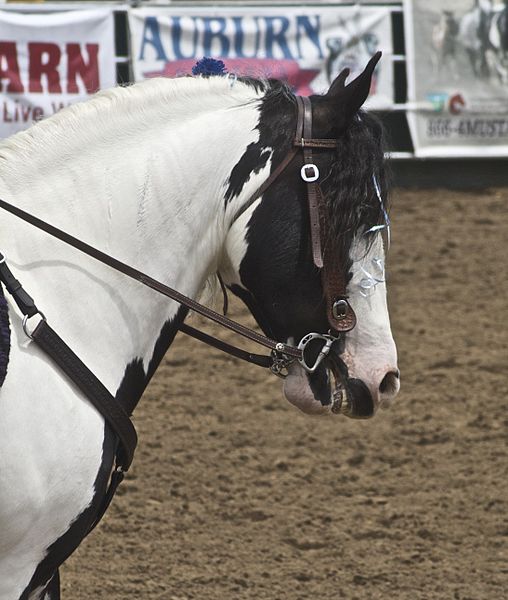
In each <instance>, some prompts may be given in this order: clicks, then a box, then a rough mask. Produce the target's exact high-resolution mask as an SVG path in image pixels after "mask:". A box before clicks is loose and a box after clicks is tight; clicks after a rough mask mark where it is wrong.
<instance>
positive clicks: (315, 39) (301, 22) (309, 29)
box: [296, 15, 324, 58]
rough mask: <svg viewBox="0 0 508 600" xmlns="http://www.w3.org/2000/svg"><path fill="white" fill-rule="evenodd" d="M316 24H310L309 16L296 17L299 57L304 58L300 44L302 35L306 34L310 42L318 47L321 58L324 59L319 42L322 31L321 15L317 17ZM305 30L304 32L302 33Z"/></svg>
mask: <svg viewBox="0 0 508 600" xmlns="http://www.w3.org/2000/svg"><path fill="white" fill-rule="evenodd" d="M315 17H316V23H315V25H313V24H312V23H311V22H310V17H308V16H307V15H299V16H297V17H296V45H297V48H298V56H299V57H300V58H303V53H302V47H301V44H300V41H301V37H302V33H303V32H305V34H307V37H308V38H309V40H310V41H311V42H312V43H313V44H314V46H316V48H317V49H318V52H319V54H318V56H319V58H324V56H323V50H322V49H321V44H320V42H319V31H320V29H321V23H320V19H319V15H315ZM302 30H303V31H302Z"/></svg>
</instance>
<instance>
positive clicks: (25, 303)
mask: <svg viewBox="0 0 508 600" xmlns="http://www.w3.org/2000/svg"><path fill="white" fill-rule="evenodd" d="M0 281H1V282H2V283H3V284H4V285H5V288H6V289H7V291H8V292H9V294H11V296H12V297H13V299H14V301H15V302H16V304H17V305H18V308H19V310H20V311H21V312H22V313H23V314H24V315H26V316H28V317H33V316H34V315H36V314H37V313H38V312H39V311H38V310H37V306H35V302H34V300H33V298H32V297H31V296H30V295H29V294H27V293H26V291H25V290H24V289H23V286H22V285H21V283H20V282H19V281H18V280H17V279H16V278H15V277H14V275H13V274H12V272H11V270H10V269H9V267H8V266H7V263H6V262H5V256H4V255H3V254H2V253H1V252H0Z"/></svg>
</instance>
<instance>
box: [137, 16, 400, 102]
mask: <svg viewBox="0 0 508 600" xmlns="http://www.w3.org/2000/svg"><path fill="white" fill-rule="evenodd" d="M129 25H130V31H131V44H132V59H133V66H134V78H135V80H136V81H139V80H141V79H145V78H148V77H155V76H158V75H164V76H168V77H175V76H179V75H188V74H190V73H191V69H192V66H193V65H194V64H195V62H196V61H197V60H199V59H200V58H202V57H203V56H213V57H214V58H220V59H221V60H223V61H224V63H225V64H226V68H227V69H228V71H229V72H232V73H236V74H237V75H251V76H255V77H277V78H280V79H285V80H286V81H288V82H289V83H290V85H291V86H292V87H293V88H294V89H295V90H296V91H297V92H298V93H299V94H303V95H309V94H312V93H322V92H324V91H326V90H327V89H328V86H329V83H330V81H332V80H333V79H334V78H335V76H336V75H337V74H338V73H339V72H340V71H341V70H342V69H343V68H345V67H349V68H350V69H351V70H352V74H353V76H354V75H356V74H358V73H360V72H361V70H363V68H364V67H365V65H366V63H367V61H368V59H369V58H370V56H372V54H374V53H375V52H376V51H377V50H382V51H383V53H384V59H383V60H382V61H381V63H380V65H379V66H378V68H377V69H376V73H375V76H374V79H373V84H372V90H371V93H372V95H371V97H370V99H369V101H368V103H367V107H368V108H387V107H389V106H391V105H392V104H393V83H392V77H393V76H392V62H391V55H392V35H391V18H390V9H389V8H388V7H365V6H359V5H357V6H354V7H351V6H349V7H347V6H344V7H340V6H336V7H334V8H327V7H320V6H315V7H312V8H304V7H295V6H284V7H282V6H281V7H278V8H274V7H266V6H259V7H245V8H243V7H241V8H233V7H227V8H225V7H221V9H220V11H218V10H213V9H211V8H210V9H209V8H206V7H199V8H197V7H193V8H189V7H185V8H181V7H180V8H176V7H173V8H171V7H143V8H133V9H131V10H130V11H129Z"/></svg>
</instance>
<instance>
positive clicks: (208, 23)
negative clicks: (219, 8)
mask: <svg viewBox="0 0 508 600" xmlns="http://www.w3.org/2000/svg"><path fill="white" fill-rule="evenodd" d="M203 22H204V25H205V33H204V36H203V54H204V55H205V56H212V55H215V56H228V54H229V40H228V38H227V37H226V36H225V35H224V32H225V31H226V19H223V18H222V17H203ZM215 24H216V25H217V27H216V28H214V25H215ZM214 39H216V40H217V41H218V42H219V44H220V50H219V52H213V51H212V44H213V40H214Z"/></svg>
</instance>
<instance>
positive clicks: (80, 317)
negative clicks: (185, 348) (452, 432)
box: [0, 70, 399, 600]
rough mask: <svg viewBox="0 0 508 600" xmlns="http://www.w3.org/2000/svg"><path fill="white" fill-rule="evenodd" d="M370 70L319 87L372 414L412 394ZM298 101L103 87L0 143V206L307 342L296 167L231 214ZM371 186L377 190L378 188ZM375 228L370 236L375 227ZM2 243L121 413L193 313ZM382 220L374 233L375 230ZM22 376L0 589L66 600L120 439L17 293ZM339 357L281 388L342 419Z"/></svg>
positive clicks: (311, 304) (200, 87)
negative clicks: (34, 335)
mask: <svg viewBox="0 0 508 600" xmlns="http://www.w3.org/2000/svg"><path fill="white" fill-rule="evenodd" d="M371 74H372V70H371V71H370V72H369V73H368V74H367V75H365V74H364V75H362V76H360V77H363V78H364V80H365V79H367V80H368V81H363V82H360V83H362V85H358V81H356V82H352V83H351V84H349V85H347V86H344V77H341V78H338V79H337V80H336V81H335V82H334V84H333V85H332V86H331V88H330V90H329V92H328V94H326V95H325V96H322V97H313V98H312V104H313V113H314V115H313V116H314V132H313V133H314V135H315V136H316V137H321V138H338V139H339V142H340V143H339V145H338V148H337V150H336V151H335V150H334V151H326V152H323V153H322V156H321V155H320V158H319V160H320V161H321V163H320V164H321V167H320V168H321V172H322V174H323V176H322V188H323V191H324V193H325V195H326V201H327V206H328V210H329V213H330V218H329V222H328V224H327V227H328V230H329V236H331V237H336V238H337V239H339V238H340V248H341V249H342V252H343V256H342V261H341V265H342V268H343V269H344V272H345V273H346V274H347V280H348V286H347V291H348V295H349V300H350V303H351V305H352V306H353V308H354V310H355V312H356V315H357V318H358V323H357V326H356V327H355V328H354V329H353V330H352V331H351V332H350V333H348V334H347V335H346V336H345V340H344V341H343V342H342V343H341V346H340V347H339V348H338V349H337V347H336V348H335V349H334V350H333V351H334V352H336V353H337V354H338V353H339V352H340V360H341V361H343V364H344V366H345V368H346V369H347V381H350V382H355V381H357V382H358V381H360V382H362V386H363V388H362V389H363V390H367V395H368V398H364V399H363V401H364V404H365V403H366V405H367V407H366V408H365V406H364V409H365V411H364V414H365V415H370V414H372V413H373V412H374V411H375V409H376V408H377V407H378V406H379V405H381V404H382V403H388V402H389V401H390V400H391V399H392V398H393V397H394V396H395V395H396V394H397V392H398V388H399V382H398V370H397V358H396V350H395V345H394V341H393V338H392V334H391V330H390V323H389V316H388V311H387V303H386V288H385V282H384V276H383V260H384V245H383V241H382V237H381V234H379V233H378V232H377V230H376V227H375V226H376V224H380V223H382V222H383V219H384V218H385V216H384V215H385V214H384V211H383V208H382V206H381V204H380V198H381V196H383V197H385V196H386V183H385V175H384V170H383V155H382V148H381V141H380V129H379V126H378V124H377V123H376V122H375V121H374V119H373V118H372V117H370V116H368V115H364V114H362V115H361V117H360V116H359V115H358V110H359V109H360V106H361V105H362V103H363V102H364V101H365V97H366V94H367V90H368V88H369V84H370V76H371ZM295 105H296V104H295V97H294V96H293V94H292V93H291V92H290V91H289V90H288V89H287V88H286V87H285V86H284V85H282V84H280V83H279V82H259V81H247V80H246V81H241V80H232V79H230V78H228V77H227V76H225V77H214V78H182V79H177V80H167V79H154V80H150V81H146V82H144V83H140V84H136V85H134V86H132V87H127V88H117V89H113V90H110V91H107V92H104V93H100V94H98V95H97V96H95V97H94V98H92V99H91V100H90V101H88V102H86V103H83V104H80V105H75V106H72V107H70V108H67V109H65V110H63V111H62V112H60V113H58V114H56V115H55V116H53V117H51V118H49V119H48V120H46V121H43V122H41V123H38V124H36V125H35V126H34V127H32V128H31V129H29V130H28V131H26V132H22V133H19V134H17V135H15V136H14V137H12V138H10V139H8V140H6V141H4V142H2V143H1V145H0V198H3V199H5V200H7V201H9V202H11V203H12V204H15V205H17V206H19V207H22V208H23V209H25V210H26V211H29V212H31V213H34V214H36V215H38V216H39V217H42V218H44V219H45V220H47V221H49V222H51V223H53V224H54V225H57V226H58V227H60V228H61V229H64V230H66V231H68V232H70V233H73V234H74V235H76V236H77V237H79V238H81V239H83V240H86V241H87V242H89V243H90V244H93V245H95V246H97V247H99V248H101V249H102V250H104V251H106V252H108V253H110V254H112V255H113V256H116V257H117V258H119V259H121V260H122V261H124V262H126V263H129V264H131V265H133V266H135V267H136V268H138V269H141V270H144V271H145V272H148V273H149V274H150V275H152V276H153V277H155V278H157V279H159V280H162V281H165V282H168V283H170V284H171V285H172V286H173V287H174V288H176V289H178V290H179V291H181V292H183V293H185V294H187V295H189V296H192V297H197V296H198V294H199V293H200V290H201V289H202V288H203V286H204V284H205V282H206V281H207V279H208V278H210V277H211V276H213V274H214V273H216V272H219V273H221V274H222V277H223V279H224V280H225V281H226V283H227V284H228V286H229V287H230V289H232V290H233V291H234V292H235V293H236V294H238V295H239V296H240V297H241V298H242V299H243V300H244V301H245V302H246V303H247V305H248V306H249V308H250V309H251V311H252V313H253V314H254V316H255V317H256V319H257V321H258V323H259V324H260V326H261V327H262V328H263V330H264V331H265V332H266V333H268V334H270V335H272V336H274V337H275V338H276V339H278V340H283V341H286V340H289V341H296V342H297V341H298V340H299V339H300V338H301V337H302V336H304V335H305V334H307V333H308V332H312V331H316V332H326V331H327V330H328V323H327V319H326V316H325V309H324V301H323V290H322V287H321V280H320V277H319V273H318V271H317V269H316V268H315V267H314V266H313V263H312V258H311V250H310V241H309V223H308V214H307V205H306V202H307V200H306V193H305V185H304V184H303V182H302V181H301V179H300V166H301V165H300V164H292V165H290V167H288V169H287V171H285V172H284V174H283V175H281V177H280V178H279V179H278V180H277V181H276V182H275V183H274V184H273V185H272V186H271V187H270V189H269V190H268V191H266V192H265V193H264V195H263V196H262V198H260V199H259V200H258V201H256V202H255V203H254V204H253V205H252V206H251V207H250V208H249V209H248V210H247V211H245V212H244V213H243V214H242V216H241V217H239V218H238V219H236V220H235V218H234V216H235V215H236V214H237V212H238V211H239V210H240V209H241V207H242V205H243V204H244V203H245V201H246V199H247V198H249V197H250V196H251V194H252V193H253V192H254V190H256V189H257V188H258V186H259V185H260V184H261V183H262V182H263V181H264V180H265V179H266V178H267V177H268V175H269V173H270V172H271V171H272V170H273V169H274V168H275V167H276V165H277V164H278V163H279V162H280V161H281V160H282V158H283V157H284V155H285V154H286V153H287V152H288V149H289V148H290V147H291V144H292V138H293V136H294V130H295V119H296V109H295ZM376 187H378V188H379V191H380V193H377V192H376ZM373 227H374V228H373ZM0 229H1V234H0V239H1V248H0V249H1V251H2V252H4V253H5V255H6V257H7V260H8V264H9V265H10V268H11V270H12V271H13V272H14V274H15V276H16V277H17V278H18V279H19V280H21V281H22V283H23V285H24V287H25V288H26V290H27V291H28V292H29V293H30V294H31V295H32V296H33V297H34V298H35V300H36V302H37V304H38V306H39V308H40V309H41V310H43V311H44V313H45V315H46V317H47V319H48V321H49V322H51V323H52V324H53V325H54V327H55V328H56V329H57V330H58V332H59V333H60V334H61V336H62V337H63V339H64V340H65V341H66V342H67V343H68V344H69V346H71V348H72V349H73V350H74V351H75V352H76V354H77V355H78V356H80V357H81V359H82V360H83V361H84V363H85V364H87V365H88V367H89V368H90V369H91V370H92V371H93V372H94V373H95V375H96V376H97V377H98V378H99V379H100V380H101V381H102V383H103V384H104V385H105V386H106V387H107V388H108V389H109V390H110V391H111V393H112V394H113V395H115V396H116V398H117V399H118V401H119V402H121V403H123V404H124V405H126V406H129V407H131V406H134V405H135V404H136V403H137V401H138V400H139V398H140V397H141V395H142V393H143V390H144V389H145V387H146V385H147V383H148V381H149V380H150V378H151V376H152V375H153V373H154V371H155V369H156V368H157V365H158V364H159V362H160V361H161V358H162V357H163V355H164V353H165V352H166V350H167V349H168V347H169V346H170V344H171V342H172V340H173V338H174V336H175V334H176V332H177V330H178V327H179V325H180V324H181V323H182V321H183V319H184V317H185V314H186V312H187V311H186V310H185V309H182V308H181V307H180V306H179V305H178V304H177V303H176V302H173V301H168V300H167V299H166V298H164V297H162V296H160V295H158V294H156V293H154V292H153V291H151V290H149V289H147V288H144V287H143V286H141V285H139V283H137V282H135V281H132V280H130V279H128V278H126V277H124V276H123V275H121V274H119V273H117V272H115V271H113V270H111V269H109V268H108V267H107V266H104V265H102V264H100V263H98V262H96V261H94V260H93V259H91V258H89V257H87V256H85V255H84V254H82V253H80V252H78V251H77V250H75V249H73V248H71V247H69V246H66V245H64V244H62V243H61V242H60V241H58V240H56V239H54V238H52V237H51V236H48V235H47V234H45V233H43V232H41V231H39V230H37V229H35V228H34V227H32V226H30V225H29V224H26V223H24V222H22V221H20V220H19V219H17V218H16V217H15V216H12V215H11V214H8V213H5V214H2V217H1V220H0ZM369 230H370V232H369ZM9 317H10V327H11V333H12V339H11V354H10V361H9V365H8V373H7V377H6V379H5V382H4V384H3V387H2V389H1V390H0V598H1V599H2V600H18V599H22V600H36V599H37V600H39V599H43V600H55V599H56V598H58V597H59V581H58V567H59V566H60V565H61V564H62V562H63V561H64V560H65V559H66V558H67V557H68V556H69V555H70V554H71V553H72V552H73V550H74V549H75V548H76V547H77V546H78V545H79V543H80V541H81V540H82V538H83V537H84V536H85V534H86V532H87V531H88V529H89V527H90V525H91V523H92V522H93V521H94V518H95V516H96V513H97V511H98V510H99V507H100V505H101V503H102V500H103V497H104V494H105V490H106V488H107V485H108V478H109V476H110V472H111V469H112V465H113V457H114V452H115V446H116V436H115V435H114V434H113V432H112V430H111V429H110V428H109V426H107V425H106V424H105V421H104V419H103V417H102V416H101V414H99V412H98V411H97V410H96V409H95V408H93V406H92V405H91V404H90V402H89V401H88V400H87V399H86V398H85V397H84V396H83V394H82V393H81V392H80V391H79V390H78V389H77V387H76V386H75V385H74V384H73V383H72V382H71V381H70V380H69V379H68V378H67V377H66V376H65V375H63V374H62V373H61V372H60V371H59V370H58V369H57V368H56V367H55V365H54V364H53V362H52V361H51V359H49V358H48V357H47V356H46V355H45V354H43V353H42V352H41V350H40V349H39V348H38V347H37V346H36V345H35V344H34V343H33V342H31V341H30V340H29V339H27V336H26V335H25V333H24V331H23V329H22V326H21V318H20V313H19V311H18V310H17V308H16V307H15V306H14V305H13V304H12V303H11V301H10V300H9ZM331 393H332V389H331V385H330V379H329V376H328V368H327V366H326V363H324V362H323V363H322V364H321V366H320V368H319V369H318V370H317V371H316V373H314V374H308V373H307V372H305V371H304V370H303V369H302V368H301V367H300V366H299V365H298V364H295V365H293V366H292V367H290V373H289V376H288V377H287V379H286V381H285V394H286V396H287V397H288V399H289V400H290V401H291V402H292V403H293V404H296V405H297V406H300V407H302V408H303V409H305V410H308V411H309V412H319V410H317V408H319V409H322V412H330V411H329V410H328V408H327V407H329V404H330V394H331Z"/></svg>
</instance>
